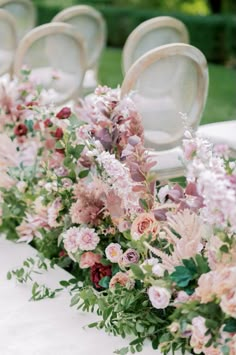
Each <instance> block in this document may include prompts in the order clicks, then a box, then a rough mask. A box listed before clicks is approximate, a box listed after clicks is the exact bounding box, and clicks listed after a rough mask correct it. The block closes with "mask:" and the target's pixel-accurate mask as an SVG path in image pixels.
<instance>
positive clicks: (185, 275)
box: [170, 266, 193, 287]
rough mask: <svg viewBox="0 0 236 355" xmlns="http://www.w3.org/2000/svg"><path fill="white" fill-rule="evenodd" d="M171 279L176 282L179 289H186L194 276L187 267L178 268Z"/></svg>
mask: <svg viewBox="0 0 236 355" xmlns="http://www.w3.org/2000/svg"><path fill="white" fill-rule="evenodd" d="M170 278H171V280H172V281H174V282H176V284H177V285H178V286H179V287H186V286H188V284H189V282H190V281H191V280H192V278H193V275H192V273H191V271H190V270H188V269H186V267H184V266H177V267H176V268H175V271H174V272H173V273H172V274H171V275H170Z"/></svg>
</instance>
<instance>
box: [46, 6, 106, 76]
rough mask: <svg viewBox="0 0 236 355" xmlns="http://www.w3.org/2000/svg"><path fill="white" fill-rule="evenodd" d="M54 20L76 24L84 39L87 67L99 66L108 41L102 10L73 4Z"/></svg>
mask: <svg viewBox="0 0 236 355" xmlns="http://www.w3.org/2000/svg"><path fill="white" fill-rule="evenodd" d="M52 21H53V22H66V23H68V24H70V25H73V26H75V28H76V29H77V31H78V33H79V34H80V36H81V37H82V38H83V39H84V43H85V50H86V53H87V69H90V68H93V67H95V66H97V64H98V60H99V57H100V55H101V53H102V50H103V48H104V46H105V42H106V23H105V21H104V19H103V17H102V15H101V14H100V12H98V11H97V10H95V9H94V8H93V7H91V6H86V5H78V6H72V7H69V8H67V9H65V10H62V11H61V12H59V13H58V14H57V15H56V16H55V17H54V18H53V19H52Z"/></svg>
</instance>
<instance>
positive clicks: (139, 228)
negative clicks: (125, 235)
mask: <svg viewBox="0 0 236 355" xmlns="http://www.w3.org/2000/svg"><path fill="white" fill-rule="evenodd" d="M158 231H159V226H158V223H157V221H156V219H155V216H154V214H153V213H147V212H145V213H141V214H140V215H139V216H138V217H136V218H135V220H134V221H133V224H132V226H131V236H132V238H133V239H134V240H139V239H140V238H141V237H142V236H143V235H146V236H148V235H149V234H151V235H152V238H153V239H155V237H156V235H157V233H158Z"/></svg>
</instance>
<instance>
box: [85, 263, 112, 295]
mask: <svg viewBox="0 0 236 355" xmlns="http://www.w3.org/2000/svg"><path fill="white" fill-rule="evenodd" d="M105 276H112V272H111V265H102V264H99V263H95V264H94V265H93V266H92V267H91V269H90V278H91V281H92V283H93V284H94V286H95V287H96V288H97V289H98V290H101V289H102V288H103V287H102V286H100V285H99V281H100V280H101V279H102V278H103V277H105Z"/></svg>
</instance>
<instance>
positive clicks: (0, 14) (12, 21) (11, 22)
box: [0, 8, 17, 76]
mask: <svg viewBox="0 0 236 355" xmlns="http://www.w3.org/2000/svg"><path fill="white" fill-rule="evenodd" d="M1 19H4V20H5V21H6V22H8V23H9V25H10V27H11V30H12V34H13V48H14V50H16V47H17V36H16V23H15V19H14V17H13V16H12V15H11V14H10V13H9V12H8V11H6V10H3V9H1V8H0V20H1ZM11 71H12V65H11ZM5 73H6V72H5V71H3V72H1V71H0V76H1V75H3V74H5ZM10 74H11V72H10Z"/></svg>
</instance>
